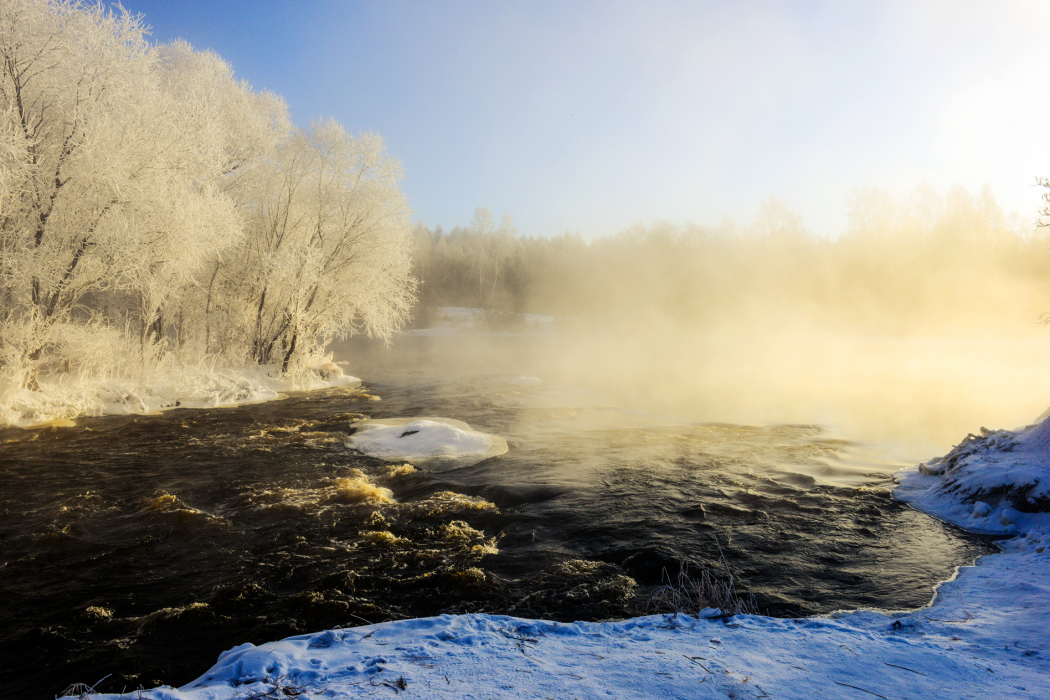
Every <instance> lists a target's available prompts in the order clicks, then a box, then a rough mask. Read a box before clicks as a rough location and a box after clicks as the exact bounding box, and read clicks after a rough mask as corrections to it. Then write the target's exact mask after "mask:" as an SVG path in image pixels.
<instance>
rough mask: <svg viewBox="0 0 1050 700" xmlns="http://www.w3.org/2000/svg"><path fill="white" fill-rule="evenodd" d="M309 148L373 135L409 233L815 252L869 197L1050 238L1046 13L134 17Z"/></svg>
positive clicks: (338, 12) (241, 7)
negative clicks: (620, 235)
mask: <svg viewBox="0 0 1050 700" xmlns="http://www.w3.org/2000/svg"><path fill="white" fill-rule="evenodd" d="M124 4H125V7H127V8H128V9H129V10H130V11H132V12H141V13H143V14H144V15H145V16H146V21H147V23H148V24H150V25H151V26H152V27H153V39H154V40H155V41H160V42H163V41H168V40H171V39H175V38H183V39H186V40H188V41H189V42H190V43H191V44H193V45H194V46H195V47H196V48H210V49H213V50H215V51H216V52H218V53H219V54H220V55H221V56H223V58H225V59H226V60H227V61H229V62H230V63H231V64H232V65H233V67H234V70H235V71H236V74H237V75H238V76H239V77H241V78H244V79H246V80H248V81H249V82H250V83H251V84H252V85H253V87H255V88H256V89H270V90H273V91H274V92H277V93H279V94H281V95H283V96H284V97H285V98H286V99H287V101H288V104H289V106H290V108H291V112H292V116H293V118H294V119H295V121H296V122H297V123H298V124H300V125H303V126H305V125H307V124H309V122H310V120H311V119H312V118H315V117H334V118H336V119H337V120H338V121H340V122H341V123H342V124H343V125H344V126H346V127H347V129H349V130H350V131H352V132H358V131H366V130H367V131H375V132H378V133H379V134H381V135H382V136H383V137H384V139H385V140H386V144H387V150H388V151H389V152H390V153H392V154H393V155H395V156H397V157H398V158H400V159H401V161H402V163H403V164H404V167H405V179H404V189H405V192H406V194H407V195H408V198H409V202H410V204H411V206H412V208H413V210H414V211H415V218H416V219H417V220H419V221H422V222H423V223H425V224H427V225H428V226H431V227H433V226H435V225H437V224H441V225H442V226H444V227H445V228H446V229H449V228H451V227H453V226H455V225H457V224H463V225H466V224H467V223H469V221H470V219H471V217H472V216H473V211H474V208H475V207H477V206H485V207H488V208H489V209H490V210H491V211H492V212H493V213H494V214H495V215H496V216H497V217H498V216H499V215H500V214H502V213H508V214H510V215H511V216H512V217H513V218H514V220H515V222H516V223H517V224H518V228H519V230H520V231H521V233H523V234H526V235H555V234H559V233H562V232H564V231H567V230H571V231H579V232H580V233H581V234H583V235H584V236H585V237H593V236H597V235H606V234H611V233H615V232H616V231H618V230H620V229H622V228H624V227H626V226H628V225H630V224H632V223H634V222H639V221H640V222H646V223H648V222H652V221H655V220H658V219H667V220H670V221H673V222H676V223H680V222H684V221H686V220H691V221H694V222H696V223H699V224H717V223H718V222H719V220H720V219H721V217H722V215H727V216H730V217H733V218H734V219H737V220H738V221H740V222H742V223H743V222H749V221H750V220H752V218H753V217H754V216H755V214H756V213H757V211H758V208H759V206H760V204H761V202H762V201H763V200H765V199H766V198H767V197H769V196H770V195H773V196H775V197H777V198H778V199H781V200H783V201H786V202H787V203H788V204H789V205H790V206H791V207H792V208H794V209H796V210H797V211H799V213H801V214H802V217H803V222H804V224H805V225H806V226H807V228H809V229H810V230H811V231H813V232H815V233H819V234H825V235H831V234H834V233H837V232H838V231H840V230H841V229H842V228H843V227H844V226H845V220H846V205H845V199H846V197H847V196H848V195H849V194H850V193H851V192H852V191H853V190H854V189H855V188H858V187H863V186H870V185H874V186H879V187H886V188H889V189H890V191H891V192H894V193H896V194H906V193H907V192H908V191H910V190H911V188H912V187H914V186H915V185H916V184H918V183H919V182H921V181H923V180H927V181H929V182H930V183H932V184H933V185H934V186H935V187H937V188H938V189H939V190H941V191H942V193H943V192H944V191H945V190H947V189H948V188H949V187H951V186H952V185H955V184H961V185H963V186H964V187H966V188H968V189H969V190H971V191H972V192H974V193H976V192H977V191H978V190H979V189H980V188H981V186H982V185H983V184H985V183H988V184H990V185H991V186H992V188H993V191H994V192H995V195H996V197H997V198H998V200H999V202H1000V203H1001V204H1002V205H1003V207H1004V208H1005V209H1006V210H1007V211H1014V210H1016V211H1019V212H1020V213H1022V214H1023V215H1024V216H1026V217H1031V218H1034V217H1035V215H1036V212H1037V210H1038V209H1039V208H1040V205H1041V202H1040V195H1041V190H1039V189H1037V188H1034V187H1033V186H1032V183H1033V178H1034V176H1035V175H1050V118H1048V117H1050V80H1048V78H1050V75H1048V73H1050V41H1048V40H1047V37H1050V3H1048V2H1045V1H1044V0H1036V1H1032V2H1009V1H1003V0H1000V1H998V2H976V1H966V0H951V1H945V2H917V1H916V0H910V1H906V2H845V1H843V2H818V1H813V2H654V1H653V0H647V1H646V2H613V1H610V0H602V1H600V2H582V1H573V2H565V1H564V0H562V1H560V2H543V1H538V0H529V1H522V2H493V1H488V2H424V1H421V0H417V1H415V2H396V1H391V0H383V1H379V0H376V1H374V2H349V1H325V0H299V1H297V2H291V0H284V1H274V0H244V1H235V0H225V1H224V0H178V1H172V0H125V3H124Z"/></svg>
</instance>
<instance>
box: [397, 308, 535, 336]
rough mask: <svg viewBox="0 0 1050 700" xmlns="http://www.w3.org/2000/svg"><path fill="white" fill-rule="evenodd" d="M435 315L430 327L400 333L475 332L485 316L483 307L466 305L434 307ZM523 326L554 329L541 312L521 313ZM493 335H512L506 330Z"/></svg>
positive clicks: (529, 328) (530, 329) (443, 333)
mask: <svg viewBox="0 0 1050 700" xmlns="http://www.w3.org/2000/svg"><path fill="white" fill-rule="evenodd" d="M436 312H437V313H436V316H435V320H434V322H433V323H432V324H431V327H430V328H409V329H407V330H404V331H402V332H401V333H402V335H456V334H458V333H477V332H479V331H480V330H481V327H482V320H483V319H484V317H485V310H484V309H472V308H470V307H466V306H441V307H438V308H437V309H436ZM521 320H522V322H523V324H524V327H525V328H526V329H528V330H529V331H531V332H538V333H549V332H551V331H553V330H554V318H553V317H551V316H544V315H542V314H522V315H521ZM495 335H514V334H513V333H508V332H506V331H503V332H499V333H495Z"/></svg>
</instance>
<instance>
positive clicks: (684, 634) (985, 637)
mask: <svg viewBox="0 0 1050 700" xmlns="http://www.w3.org/2000/svg"><path fill="white" fill-rule="evenodd" d="M1048 545H1050V539H1048V538H1045V537H1042V538H1040V537H1034V538H1025V539H1017V540H1013V541H1011V544H1010V545H1009V546H1008V547H1007V551H1006V552H1005V553H1004V554H1001V555H996V556H992V557H986V558H984V559H982V560H981V562H980V564H979V565H978V566H976V567H967V568H963V569H962V570H961V571H960V575H959V577H958V578H957V579H956V580H955V581H953V582H951V583H948V584H944V585H942V586H941V587H940V590H939V593H938V596H937V600H936V602H935V603H934V605H933V606H932V607H930V608H927V609H923V610H919V611H915V612H910V613H903V614H883V613H878V612H868V611H860V612H851V613H843V614H838V615H832V616H830V617H816V618H809V619H801V620H788V619H775V618H768V617H760V616H751V615H742V616H737V617H734V618H732V619H729V620H725V621H722V620H718V619H714V620H699V621H697V620H693V619H690V618H685V617H678V618H677V619H674V618H670V617H663V616H654V617H644V618H638V619H634V620H627V621H625V622H606V623H586V622H581V623H575V624H560V623H555V622H543V621H535V620H522V619H518V618H512V617H502V616H494V615H464V616H453V615H443V616H441V617H435V618H426V619H418V620H404V621H400V622H389V623H385V624H382V625H370V626H367V627H356V628H352V629H334V630H328V631H325V632H319V633H316V634H309V635H303V636H299V637H291V638H288V639H285V640H283V641H280V642H272V643H269V644H264V645H262V646H259V647H256V646H253V645H251V644H244V645H241V646H239V647H236V648H234V649H231V650H230V651H227V652H225V653H224V654H222V655H221V656H220V657H219V660H218V662H217V663H216V664H215V666H213V667H212V668H211V669H210V670H209V671H207V672H206V673H205V674H204V675H203V676H201V677H200V678H199V679H197V680H196V681H194V682H192V683H189V684H188V685H186V686H184V687H182V688H180V689H178V690H175V689H172V688H157V689H154V690H150V691H145V692H143V693H142V695H141V697H142V698H149V699H153V700H161V699H166V700H174V699H178V700H219V699H224V700H225V699H231V700H232V699H233V698H248V697H254V698H262V697H277V698H279V697H285V696H291V695H297V694H298V695H299V697H304V698H305V697H316V698H344V697H362V696H374V697H387V696H390V697H393V696H394V695H400V694H401V693H402V692H403V693H404V697H406V698H409V697H417V698H435V699H437V698H450V699H451V698H726V697H730V698H762V697H768V698H777V699H780V698H799V699H805V700H812V699H813V698H850V699H853V698H865V697H882V698H942V697H943V698H947V697H950V698H975V699H979V700H988V699H989V698H1033V699H1035V698H1040V699H1044V698H1046V692H1047V688H1048V687H1050V664H1048V663H1047V655H1048V654H1050V641H1048V637H1047V634H1046V630H1047V625H1048V624H1050V605H1048V603H1050V589H1048V581H1047V579H1048V576H1047V569H1050V553H1048V552H1047V550H1046V548H1047V546H1048ZM300 693H301V694H300ZM103 697H107V698H113V697H120V696H103ZM122 697H124V698H136V697H139V696H138V695H136V694H135V693H129V694H127V695H124V696H122Z"/></svg>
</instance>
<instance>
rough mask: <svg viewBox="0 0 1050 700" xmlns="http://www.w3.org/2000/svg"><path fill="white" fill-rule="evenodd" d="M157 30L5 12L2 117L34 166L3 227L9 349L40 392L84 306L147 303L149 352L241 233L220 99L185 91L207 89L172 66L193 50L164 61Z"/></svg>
mask: <svg viewBox="0 0 1050 700" xmlns="http://www.w3.org/2000/svg"><path fill="white" fill-rule="evenodd" d="M144 32H145V28H144V26H143V24H142V21H141V18H140V17H138V16H133V15H130V14H129V13H128V12H126V11H124V10H123V9H121V8H119V7H118V9H116V10H107V9H105V8H104V7H103V6H102V5H90V4H84V3H81V2H75V1H72V0H51V1H47V0H4V1H3V11H2V13H0V114H2V115H3V116H4V117H5V123H4V127H3V130H4V134H5V141H6V137H7V136H8V135H10V134H12V133H13V134H15V138H14V141H13V142H12V143H11V144H9V145H10V146H13V147H14V148H15V150H16V153H24V158H23V167H22V168H21V169H20V171H19V173H20V175H19V177H18V178H17V179H16V181H15V182H14V183H13V185H14V186H13V187H10V186H5V188H4V189H5V192H7V193H8V194H6V195H5V204H6V205H7V206H6V207H5V211H4V214H3V217H2V218H0V236H2V239H0V240H2V248H0V285H2V287H3V296H2V297H0V298H2V300H3V304H4V308H3V317H4V328H3V331H4V335H3V338H2V340H3V343H4V350H5V352H4V356H5V357H6V358H7V362H9V363H10V362H12V361H20V362H22V363H23V365H24V368H23V369H24V371H25V381H26V382H28V383H29V384H30V385H33V384H35V378H34V373H35V369H34V367H35V365H36V364H37V363H39V361H40V360H41V359H42V356H43V355H44V354H45V352H46V348H47V347H48V344H49V342H50V340H51V332H52V331H53V329H54V328H55V327H56V326H58V325H61V324H62V323H66V322H68V321H69V320H70V318H71V316H72V314H73V312H74V310H75V309H76V307H77V305H78V303H79V302H81V301H82V300H83V299H84V298H85V297H88V296H92V295H93V296H95V297H96V298H97V297H98V296H99V295H103V294H106V293H110V292H113V291H115V290H124V291H126V292H129V293H131V294H133V295H138V296H139V298H140V299H141V304H140V307H141V321H142V327H143V339H145V335H146V333H145V329H147V328H148V327H150V326H151V325H152V324H153V322H154V321H155V320H156V318H157V316H158V315H159V313H160V309H161V308H162V307H163V306H164V305H165V304H166V303H168V301H169V300H170V298H171V297H172V295H173V294H174V293H175V292H176V291H177V290H179V289H181V287H182V286H184V285H185V284H187V283H188V282H189V280H190V279H191V276H192V273H193V272H194V271H196V270H198V269H199V268H200V267H201V266H202V265H203V264H204V262H205V261H206V260H207V259H209V258H210V257H212V256H214V255H215V254H216V252H217V251H219V250H221V249H222V248H223V247H226V246H228V245H229V244H230V243H231V242H232V241H233V240H236V237H237V236H238V235H239V232H240V225H239V221H238V219H237V216H236V214H235V210H234V206H233V202H232V200H231V199H230V197H229V196H227V195H226V194H224V193H223V191H222V185H223V183H222V182H221V180H220V177H221V176H222V174H223V173H224V171H225V170H227V169H228V165H229V162H230V161H231V160H234V159H236V158H237V156H236V155H234V156H232V157H231V156H230V155H228V154H229V153H230V152H231V150H233V149H231V148H230V147H229V145H228V144H229V143H230V139H225V140H223V139H221V138H219V137H217V136H216V135H215V134H214V133H211V132H215V131H219V130H220V129H217V128H216V124H220V125H221V119H219V118H218V117H217V114H216V110H214V109H213V108H211V106H210V105H209V104H208V101H209V100H214V99H215V98H216V97H217V96H221V95H222V94H223V93H222V91H220V90H216V89H215V85H214V84H212V85H207V86H206V88H205V89H204V90H201V91H198V94H194V93H193V91H192V90H191V89H182V90H179V89H177V87H178V83H179V80H180V79H182V81H183V82H184V83H193V82H194V81H196V82H197V83H203V82H205V81H204V80H203V78H207V77H209V76H208V74H207V72H206V71H201V70H197V71H196V72H195V73H194V74H193V75H192V76H190V77H187V74H188V73H189V71H185V70H182V71H180V70H179V67H178V66H177V65H176V62H175V61H173V60H171V58H170V57H171V56H172V55H175V54H178V53H180V52H181V53H182V54H183V55H189V54H190V53H191V52H190V51H189V50H188V49H187V48H182V47H175V48H173V49H168V50H167V51H161V50H158V49H155V48H151V47H150V46H149V45H148V43H147V42H146V41H145V38H144ZM212 72H213V73H214V72H215V71H212ZM227 72H228V69H227ZM220 73H221V71H220ZM212 82H213V83H214V82H215V81H214V80H213V81H212ZM226 82H227V83H229V84H230V85H231V86H232V88H229V89H227V91H226V92H227V93H229V92H231V91H232V92H236V87H237V86H236V85H235V84H233V82H232V80H230V79H227V81H226ZM205 93H207V94H205ZM193 98H197V99H193ZM224 116H228V115H224ZM6 170H7V168H5V174H6ZM83 311H84V313H91V312H92V309H86V310H83ZM94 311H97V309H95V310H94Z"/></svg>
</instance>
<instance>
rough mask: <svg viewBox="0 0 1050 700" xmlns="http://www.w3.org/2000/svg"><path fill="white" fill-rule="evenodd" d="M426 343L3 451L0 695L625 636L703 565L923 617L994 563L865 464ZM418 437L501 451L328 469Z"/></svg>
mask: <svg viewBox="0 0 1050 700" xmlns="http://www.w3.org/2000/svg"><path fill="white" fill-rule="evenodd" d="M440 342H441V341H440V340H437V339H426V338H419V339H416V340H414V341H412V344H409V345H408V346H407V350H406V351H404V352H402V354H400V355H398V354H397V353H395V354H393V355H389V354H384V355H369V354H367V353H366V354H361V352H357V353H355V354H354V355H352V356H351V357H354V358H355V361H356V362H357V363H358V365H359V366H353V365H352V366H351V367H350V369H351V371H352V372H354V373H356V374H358V376H363V377H364V378H365V380H366V383H365V386H364V390H363V391H351V390H343V389H340V390H330V391H326V392H318V393H312V394H301V395H293V396H291V397H289V398H287V399H285V400H282V401H277V402H273V403H269V404H259V405H251V406H244V407H239V408H232V409H217V410H174V411H170V412H167V413H164V414H162V415H155V416H138V417H105V418H92V419H82V420H80V421H78V424H77V426H76V427H73V428H58V429H42V430H32V431H21V430H8V431H3V432H0V445H2V448H0V449H2V451H0V543H2V547H3V550H2V551H3V560H2V567H0V593H2V594H3V597H4V601H5V605H4V606H2V608H0V626H2V629H3V633H2V635H0V639H2V642H0V645H2V646H0V656H2V661H0V666H3V669H2V673H3V677H4V678H5V679H7V680H6V681H5V690H7V691H9V692H12V693H15V694H18V693H30V692H32V693H34V694H36V695H41V696H47V695H49V694H51V695H53V694H55V693H58V692H60V691H61V690H62V689H63V688H64V687H66V686H67V685H69V684H70V683H73V682H77V681H83V682H88V683H94V682H95V681H96V680H98V679H99V678H101V677H102V676H105V675H106V674H112V675H111V677H110V678H109V679H107V680H106V681H105V682H104V683H103V684H102V685H101V686H100V689H104V690H118V691H119V690H121V688H124V687H126V688H128V689H133V688H136V687H138V686H139V685H140V684H141V685H144V686H146V687H151V686H154V685H157V684H160V683H167V684H172V685H180V684H183V683H186V682H187V681H189V680H192V679H193V678H194V677H196V676H197V675H198V674H200V673H201V672H203V671H204V670H206V669H207V667H208V666H210V665H211V663H213V661H214V659H215V657H216V656H217V655H218V654H219V652H221V651H223V650H225V649H227V648H229V647H231V646H234V645H236V644H239V643H242V642H245V641H250V642H255V643H261V642H264V641H268V640H272V639H278V638H281V637H285V636H288V635H292V634H297V633H303V632H307V631H313V630H317V629H322V628H326V627H332V626H335V625H343V626H351V625H355V624H360V623H362V622H365V621H368V622H378V621H382V620H386V619H392V618H401V617H414V616H425V615H433V614H438V613H442V612H500V613H511V614H516V615H520V616H526V617H528V616H533V617H539V616H543V617H548V618H554V619H561V620H571V619H592V620H597V619H605V618H613V617H623V616H626V615H629V614H631V613H632V612H633V611H634V609H635V605H636V604H637V602H638V601H639V600H640V599H641V598H642V597H644V595H645V593H646V591H647V589H648V587H651V586H653V585H655V584H658V583H659V582H660V578H661V574H662V572H663V571H664V570H665V569H666V570H667V571H669V572H671V573H674V572H675V571H677V566H678V562H679V561H680V560H682V559H687V560H690V561H692V562H694V563H695V564H703V565H707V566H709V567H711V568H712V569H714V570H716V571H721V570H723V566H724V565H723V564H722V563H721V554H720V550H721V552H722V553H724V557H725V560H726V563H728V566H729V567H730V568H731V569H732V570H733V572H734V573H735V574H736V580H737V584H738V586H743V587H750V588H751V589H752V590H753V591H754V593H755V595H756V596H757V598H758V601H759V605H760V607H761V609H762V610H763V611H764V612H766V611H768V612H769V613H770V614H773V615H786V616H798V615H805V614H812V613H821V612H829V611H832V610H835V609H841V608H855V607H860V606H878V607H884V608H903V607H915V606H920V605H923V604H925V603H927V602H928V601H929V599H930V596H931V587H932V585H933V584H934V583H936V582H937V581H939V580H942V579H944V578H946V577H948V576H950V574H951V571H952V569H953V567H954V566H956V565H959V564H963V563H969V562H970V561H972V560H973V558H974V557H975V556H977V555H979V554H983V553H987V552H989V551H991V548H990V543H989V542H988V541H987V540H986V539H983V538H978V537H974V536H971V535H967V534H965V533H962V532H961V531H959V530H957V529H955V528H952V527H949V526H947V525H944V524H942V523H940V522H938V521H935V520H933V519H931V518H928V517H926V516H924V515H922V514H919V513H917V512H915V511H912V510H910V509H909V508H907V507H905V506H902V505H900V504H898V503H897V502H895V501H893V500H892V499H891V498H890V495H889V492H888V488H889V486H890V485H891V482H890V479H889V474H891V473H892V472H893V471H894V470H895V469H896V468H898V467H899V466H901V465H899V464H897V463H894V462H892V461H888V460H887V459H886V458H885V457H883V456H881V453H880V451H879V450H878V449H877V448H875V447H871V446H865V445H862V444H858V443H854V442H851V441H850V440H847V439H842V438H841V437H837V436H834V435H831V434H829V433H828V432H826V431H825V430H823V429H822V428H820V427H817V426H811V425H775V426H742V425H724V424H698V423H689V422H688V421H682V420H676V419H675V418H674V417H669V416H666V415H659V414H657V413H653V412H648V411H644V410H642V409H641V408H640V407H637V406H636V407H622V406H617V405H615V403H612V402H610V401H608V400H607V399H606V398H603V397H602V396H601V394H600V392H594V391H584V390H582V389H579V388H576V387H573V386H570V385H568V384H563V383H558V382H544V383H535V382H533V381H531V380H529V379H527V378H523V377H522V375H521V374H520V373H517V372H507V371H505V370H506V369H507V367H500V366H496V367H492V366H489V367H485V368H484V369H485V371H481V369H480V367H478V366H475V365H476V363H472V362H462V361H461V362H458V363H453V364H452V365H450V364H449V363H443V362H437V361H435V357H434V353H435V352H439V350H440V348H438V349H437V350H436V349H435V343H440ZM356 349H357V350H359V351H360V350H361V349H362V348H360V347H359V348H356ZM439 354H440V353H439ZM508 357H509V358H510V359H508V360H507V363H508V365H509V366H514V357H513V353H509V355H508ZM462 359H463V358H462V357H460V360H462ZM394 366H397V367H400V368H399V369H397V370H395V369H392V367H394ZM406 368H407V369H406ZM420 368H426V369H420ZM376 397H379V398H380V399H381V400H376ZM423 415H429V416H444V417H449V418H456V419H459V420H464V421H466V422H468V423H470V424H471V425H472V426H473V427H474V428H475V429H478V430H482V431H486V432H491V433H494V434H498V435H501V436H503V437H505V438H506V439H507V441H508V443H509V445H510V451H509V452H508V453H507V454H506V455H503V456H500V457H497V458H493V459H489V460H486V461H485V462H482V463H480V464H477V465H475V466H473V467H468V468H465V469H459V470H455V471H451V472H447V473H442V474H428V473H425V472H422V471H419V470H415V469H413V468H412V467H411V466H408V465H401V464H386V463H383V462H381V461H379V460H375V459H371V458H367V457H362V456H360V455H357V454H355V453H354V452H352V451H349V450H348V449H346V447H345V446H344V445H343V437H344V435H346V434H348V433H350V432H351V431H352V430H353V424H354V422H355V421H356V420H359V419H361V418H363V417H365V416H368V417H374V418H383V417H411V416H423Z"/></svg>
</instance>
